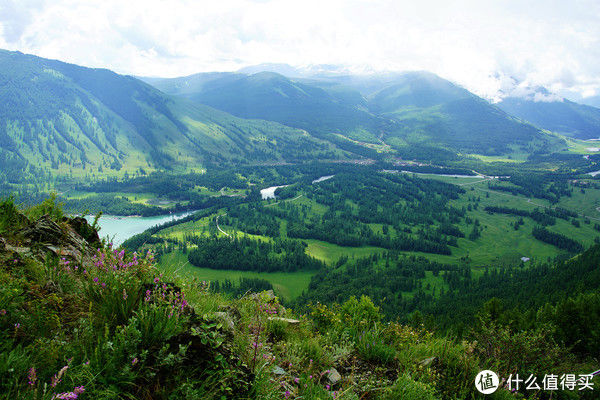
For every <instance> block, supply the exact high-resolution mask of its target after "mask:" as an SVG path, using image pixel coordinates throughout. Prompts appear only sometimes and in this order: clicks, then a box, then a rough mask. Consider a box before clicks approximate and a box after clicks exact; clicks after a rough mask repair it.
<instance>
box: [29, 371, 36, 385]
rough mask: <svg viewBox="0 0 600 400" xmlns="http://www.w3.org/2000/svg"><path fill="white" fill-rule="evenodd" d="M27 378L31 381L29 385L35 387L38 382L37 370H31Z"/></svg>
mask: <svg viewBox="0 0 600 400" xmlns="http://www.w3.org/2000/svg"><path fill="white" fill-rule="evenodd" d="M27 378H28V379H29V385H31V386H34V385H35V384H36V382H37V373H36V371H35V368H33V367H31V368H29V373H28V374H27Z"/></svg>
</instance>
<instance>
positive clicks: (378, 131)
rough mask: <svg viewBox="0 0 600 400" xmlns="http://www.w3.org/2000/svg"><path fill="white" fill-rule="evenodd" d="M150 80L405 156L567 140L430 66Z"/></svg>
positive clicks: (503, 150)
mask: <svg viewBox="0 0 600 400" xmlns="http://www.w3.org/2000/svg"><path fill="white" fill-rule="evenodd" d="M250 71H252V72H254V70H250ZM148 82H150V83H151V84H153V85H155V86H156V87H157V88H159V89H161V90H163V91H165V92H166V93H170V94H175V95H180V96H185V97H187V98H190V99H192V100H194V101H196V102H199V103H203V104H208V105H210V106H212V107H215V108H219V109H222V110H225V111H227V112H230V113H232V114H234V115H238V116H241V117H245V118H262V119H269V120H274V121H278V122H281V123H284V124H286V125H290V126H295V127H300V128H303V129H306V130H308V131H309V132H311V133H315V134H319V135H326V134H331V133H337V134H340V135H343V136H345V137H346V138H347V139H350V140H352V141H354V142H355V143H356V142H359V143H363V144H364V143H367V144H371V145H383V146H391V148H392V149H395V150H397V151H399V152H400V154H401V155H403V154H404V155H407V154H408V153H411V152H412V153H414V149H410V148H409V147H411V146H417V147H423V146H424V147H427V148H434V149H446V150H450V151H452V152H455V153H462V154H464V153H467V154H471V153H474V154H484V155H500V154H511V153H520V154H531V153H533V152H552V151H556V150H558V149H560V148H562V147H563V146H564V142H563V141H562V140H561V139H559V138H557V137H555V136H552V135H548V134H545V133H544V132H542V131H540V130H539V129H537V128H536V127H534V126H532V125H529V124H527V123H523V122H522V121H519V120H517V119H515V118H513V117H511V116H510V115H508V114H506V113H505V112H504V111H502V110H501V109H499V108H498V107H496V106H494V105H492V104H490V103H489V102H487V101H486V100H484V99H482V98H480V97H477V96H476V95H474V94H472V93H470V92H469V91H467V90H465V89H463V88H461V87H459V86H457V85H455V84H453V83H451V82H449V81H446V80H444V79H442V78H440V77H438V76H436V75H434V74H431V73H428V72H408V73H393V74H379V75H365V76H352V75H350V76H343V75H323V76H321V75H315V76H309V77H305V78H294V79H291V78H287V77H285V76H283V75H281V74H278V73H274V72H259V73H254V74H253V75H244V74H241V73H207V74H197V75H192V76H190V77H183V78H175V79H165V80H160V79H150V80H148ZM326 138H327V139H329V140H335V138H334V137H333V136H331V135H329V136H326ZM371 147H372V146H371ZM384 149H385V147H384ZM388 149H389V147H388ZM429 153H431V151H430V152H429ZM421 155H423V154H421Z"/></svg>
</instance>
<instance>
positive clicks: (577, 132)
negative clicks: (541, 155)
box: [498, 97, 600, 139]
mask: <svg viewBox="0 0 600 400" xmlns="http://www.w3.org/2000/svg"><path fill="white" fill-rule="evenodd" d="M498 107H500V108H501V109H503V110H504V111H506V112H507V113H510V114H512V115H514V116H516V117H519V118H521V119H523V120H526V121H529V122H531V123H532V124H534V125H536V126H539V127H540V128H544V129H547V130H549V131H554V132H558V133H561V134H563V135H567V136H571V137H574V138H576V139H597V138H599V137H600V108H596V107H592V106H587V105H583V104H578V103H574V102H572V101H569V100H566V99H563V100H562V101H534V100H533V99H529V98H519V97H508V98H505V99H504V100H502V101H501V102H500V103H498Z"/></svg>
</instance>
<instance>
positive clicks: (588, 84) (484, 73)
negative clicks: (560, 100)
mask: <svg viewBox="0 0 600 400" xmlns="http://www.w3.org/2000/svg"><path fill="white" fill-rule="evenodd" d="M0 48H4V49H9V50H19V51H22V52H24V53H32V54H36V55H39V56H42V57H47V58H56V59H60V60H64V61H68V62H72V63H76V64H80V65H85V66H91V67H106V68H110V69H112V70H114V71H116V72H119V73H125V74H134V75H144V76H164V77H174V76H181V75H189V74H192V73H196V72H202V71H215V70H235V69H238V68H240V67H243V66H247V65H253V64H259V63H265V62H278V63H279V62H282V63H288V64H292V65H307V64H343V65H346V66H351V67H353V68H356V69H358V70H365V69H366V70H369V69H370V70H395V71H405V70H428V71H431V72H434V73H437V74H439V75H441V76H442V77H444V78H447V79H450V80H452V81H455V82H457V83H459V84H461V85H463V86H465V87H467V88H468V89H470V90H473V91H475V92H476V93H478V94H480V95H483V96H485V97H488V98H494V96H496V95H497V93H498V90H499V89H501V88H502V87H504V90H505V91H510V90H511V85H512V84H513V81H512V80H511V79H509V77H512V78H515V79H517V80H518V81H522V82H525V83H524V84H522V85H543V86H546V87H548V88H549V89H551V90H552V91H554V92H558V93H561V94H570V95H571V97H578V96H584V97H586V96H593V95H599V94H600V1H598V0H582V1H554V0H541V1H527V0H518V1H509V0H507V1H500V0H499V1H481V0H478V1H448V0H440V1H432V0H410V1H399V0H369V1H367V0H301V1H288V0H253V1H251V0H212V1H199V0H171V1H159V0H102V1H96V0H51V1H46V0H0Z"/></svg>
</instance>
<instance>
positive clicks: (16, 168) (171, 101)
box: [0, 51, 339, 182]
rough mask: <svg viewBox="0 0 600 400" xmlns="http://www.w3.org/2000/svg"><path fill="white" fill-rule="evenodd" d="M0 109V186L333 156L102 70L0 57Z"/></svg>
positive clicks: (271, 126)
mask: <svg viewBox="0 0 600 400" xmlns="http://www.w3.org/2000/svg"><path fill="white" fill-rule="evenodd" d="M0 102H1V103H2V104H3V106H2V107H0V163H1V164H2V165H3V167H4V168H2V171H0V177H1V179H2V180H3V181H12V182H20V181H21V180H22V179H23V178H24V177H26V176H29V177H36V176H37V177H40V176H47V177H49V176H54V175H63V176H64V175H68V176H71V175H73V176H88V177H89V176H93V175H112V174H121V175H122V174H123V173H124V172H129V173H131V172H136V171H140V170H152V169H164V168H169V169H174V168H175V169H177V168H181V169H184V168H198V167H202V166H205V165H206V164H208V163H252V162H273V161H281V160H297V159H303V158H310V159H314V158H335V157H338V156H339V152H336V151H335V149H334V148H333V146H331V145H330V144H328V143H326V142H323V141H320V140H317V139H315V138H313V137H311V136H310V135H309V134H308V133H306V132H304V131H301V130H298V129H291V128H288V127H285V126H282V125H280V124H277V123H272V122H266V121H248V120H243V119H240V118H235V117H232V116H231V115H229V114H226V113H224V112H222V111H217V110H214V109H211V108H210V107H207V106H203V105H199V104H196V103H192V102H190V101H186V100H184V99H179V98H171V97H169V96H167V95H165V94H163V93H161V92H160V91H158V90H156V89H155V88H153V87H151V86H150V85H148V84H146V83H143V82H142V81H140V80H138V79H136V78H133V77H130V76H122V75H118V74H116V73H114V72H112V71H109V70H104V69H90V68H84V67H79V66H76V65H72V64H66V63H63V62H60V61H55V60H47V59H43V58H39V57H35V56H31V55H24V54H22V53H19V52H9V51H0Z"/></svg>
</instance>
